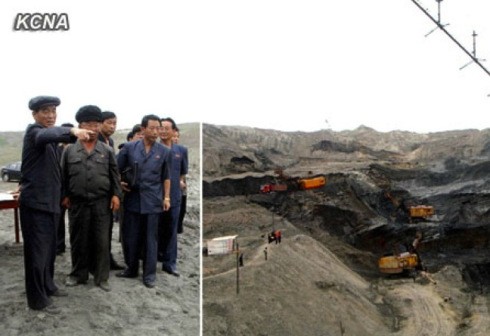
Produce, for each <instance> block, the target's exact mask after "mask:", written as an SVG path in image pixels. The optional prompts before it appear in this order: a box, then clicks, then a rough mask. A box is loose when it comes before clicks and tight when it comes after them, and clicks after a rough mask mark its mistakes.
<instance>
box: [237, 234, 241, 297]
mask: <svg viewBox="0 0 490 336" xmlns="http://www.w3.org/2000/svg"><path fill="white" fill-rule="evenodd" d="M236 294H237V295H238V294H240V248H239V246H238V242H237V243H236Z"/></svg>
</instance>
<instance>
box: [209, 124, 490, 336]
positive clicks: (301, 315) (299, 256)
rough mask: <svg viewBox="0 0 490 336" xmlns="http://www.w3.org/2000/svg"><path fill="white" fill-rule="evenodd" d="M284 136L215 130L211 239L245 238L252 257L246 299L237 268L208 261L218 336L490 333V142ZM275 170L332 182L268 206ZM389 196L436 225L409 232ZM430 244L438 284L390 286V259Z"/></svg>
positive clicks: (428, 257) (362, 134) (476, 135)
mask: <svg viewBox="0 0 490 336" xmlns="http://www.w3.org/2000/svg"><path fill="white" fill-rule="evenodd" d="M274 132H275V131H267V130H260V129H248V128H228V127H218V126H212V125H205V127H204V134H203V141H204V161H203V166H204V174H205V177H204V185H203V187H204V189H203V193H204V199H203V216H204V218H203V236H204V239H205V240H206V239H210V238H213V237H218V236H223V235H232V234H238V241H239V243H240V251H241V252H243V253H244V256H245V258H244V261H245V266H244V267H242V268H240V273H239V279H240V287H239V293H238V294H237V290H236V278H237V274H236V256H235V255H225V256H207V257H204V259H203V265H204V270H203V321H204V325H203V328H204V329H203V330H204V335H300V334H303V335H417V334H419V335H486V334H488V333H489V331H490V318H489V315H488V307H489V305H490V295H489V294H488V289H489V287H488V286H489V284H490V281H489V280H488V279H489V277H488V272H489V260H488V248H489V239H488V237H489V235H488V229H489V224H490V210H489V209H490V203H489V200H490V198H489V190H490V188H489V184H488V183H489V182H488V181H489V179H488V174H489V173H490V170H489V169H488V168H489V167H488V166H489V156H488V148H489V143H490V137H489V132H488V131H473V130H469V131H460V132H459V131H458V132H447V133H444V134H442V133H441V134H440V133H437V134H428V135H420V134H411V133H410V134H408V133H406V132H403V133H396V132H392V133H387V134H380V133H377V132H375V131H374V130H369V129H366V128H360V129H358V130H355V131H352V132H351V133H350V134H349V133H348V132H343V133H342V132H341V133H337V134H335V133H333V132H330V131H325V134H296V133H291V134H289V133H278V134H276V133H274ZM299 139H300V140H299ZM218 140H219V141H218ZM220 143H221V145H220ZM449 144H450V146H449V147H448V145H449ZM264 153H268V154H267V155H265V154H264ZM291 153H293V155H291ZM301 153H303V154H304V155H303V154H301ZM275 166H282V167H285V168H286V170H285V172H286V173H288V174H289V175H291V176H295V175H297V176H304V175H308V174H323V175H325V176H326V177H327V181H328V182H327V185H326V186H325V187H323V188H321V189H317V190H310V191H295V192H286V193H276V194H267V195H261V194H259V193H258V192H257V190H259V187H260V185H261V184H264V183H269V182H274V181H275V180H276V181H277V179H275V177H274V172H273V169H274V167H275ZM247 170H248V171H247ZM387 192H388V193H389V194H390V197H391V199H396V200H398V201H400V202H406V203H407V205H408V204H414V205H418V204H430V205H432V206H434V207H435V209H436V215H435V216H432V217H431V218H430V219H429V220H421V221H418V222H416V223H409V221H408V218H407V216H406V214H405V213H404V212H403V211H401V210H397V209H396V207H395V206H394V204H393V202H392V201H391V200H390V199H389V198H388V197H387ZM273 228H275V229H278V228H279V229H281V230H282V232H283V241H282V243H281V244H278V245H276V244H268V243H267V239H266V235H267V233H268V232H270V231H272V229H273ZM417 231H420V232H422V233H423V235H424V238H423V241H422V246H421V248H420V249H419V250H420V254H421V258H422V260H423V262H424V265H425V266H426V267H427V270H428V272H429V274H430V276H431V277H432V278H433V279H434V283H433V282H431V281H429V280H428V279H427V278H426V277H424V276H422V273H420V272H419V273H415V272H412V273H411V274H410V276H403V275H394V276H386V275H383V274H381V273H380V272H379V270H378V268H377V260H378V258H379V257H380V256H382V255H383V254H385V253H387V252H390V251H393V247H394V246H398V245H400V244H403V243H410V242H411V241H412V240H413V238H414V236H415V233H416V232H417ZM265 247H268V260H267V261H266V260H265V257H264V253H263V250H264V248H265Z"/></svg>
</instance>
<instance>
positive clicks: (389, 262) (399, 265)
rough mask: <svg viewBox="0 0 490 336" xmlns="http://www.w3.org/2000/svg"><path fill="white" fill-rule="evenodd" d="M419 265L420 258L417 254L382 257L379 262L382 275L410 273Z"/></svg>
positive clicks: (405, 253)
mask: <svg viewBox="0 0 490 336" xmlns="http://www.w3.org/2000/svg"><path fill="white" fill-rule="evenodd" d="M417 265H418V257H417V255H416V254H415V253H410V252H403V253H400V254H398V255H389V256H384V257H381V258H380V259H379V260H378V268H379V271H380V272H381V273H386V274H399V273H403V272H409V271H411V270H413V269H415V268H416V267H417Z"/></svg>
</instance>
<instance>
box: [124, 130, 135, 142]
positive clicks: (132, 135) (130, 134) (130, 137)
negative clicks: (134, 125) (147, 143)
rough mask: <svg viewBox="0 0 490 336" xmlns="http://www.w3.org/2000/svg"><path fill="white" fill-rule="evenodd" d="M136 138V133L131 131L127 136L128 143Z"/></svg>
mask: <svg viewBox="0 0 490 336" xmlns="http://www.w3.org/2000/svg"><path fill="white" fill-rule="evenodd" d="M133 137H134V133H133V132H132V131H131V132H129V133H128V135H126V141H130V140H131V139H132V138H133Z"/></svg>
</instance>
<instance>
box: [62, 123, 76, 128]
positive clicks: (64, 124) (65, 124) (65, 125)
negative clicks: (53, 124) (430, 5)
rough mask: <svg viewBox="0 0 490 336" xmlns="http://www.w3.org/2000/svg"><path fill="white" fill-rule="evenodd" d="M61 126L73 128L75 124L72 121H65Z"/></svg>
mask: <svg viewBox="0 0 490 336" xmlns="http://www.w3.org/2000/svg"><path fill="white" fill-rule="evenodd" d="M61 127H71V128H73V127H75V126H73V124H72V123H63V124H61Z"/></svg>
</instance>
